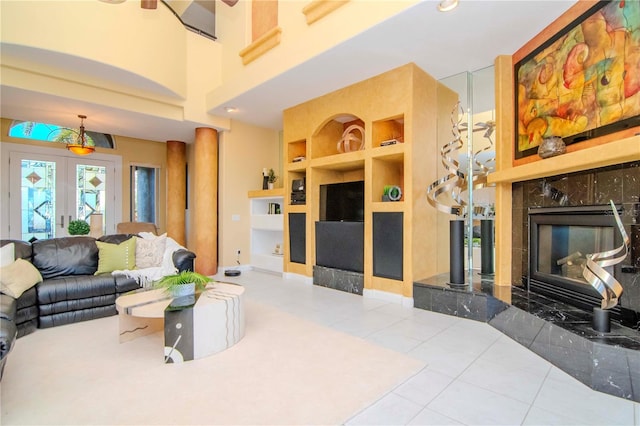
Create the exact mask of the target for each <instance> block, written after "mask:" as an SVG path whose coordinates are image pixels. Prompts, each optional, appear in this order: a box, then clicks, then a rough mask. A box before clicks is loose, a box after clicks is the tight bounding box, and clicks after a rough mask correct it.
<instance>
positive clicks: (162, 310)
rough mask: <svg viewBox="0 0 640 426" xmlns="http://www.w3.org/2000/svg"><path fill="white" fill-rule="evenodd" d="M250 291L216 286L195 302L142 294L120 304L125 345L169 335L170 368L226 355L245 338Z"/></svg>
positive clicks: (159, 293)
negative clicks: (246, 294) (151, 336)
mask: <svg viewBox="0 0 640 426" xmlns="http://www.w3.org/2000/svg"><path fill="white" fill-rule="evenodd" d="M243 299H244V287H242V286H240V285H236V284H230V283H223V282H214V283H210V284H208V285H207V288H206V289H205V290H204V291H202V292H198V293H197V294H195V295H194V296H187V297H180V298H177V299H174V298H172V297H170V296H168V295H167V294H166V293H165V292H164V290H159V289H155V290H138V291H135V292H132V293H128V294H125V295H122V296H120V297H118V298H117V299H116V309H117V310H118V313H119V320H120V343H123V342H127V341H129V340H133V339H135V338H136V337H140V336H144V335H147V334H151V333H155V332H157V331H161V330H163V329H164V335H165V362H167V363H172V362H182V361H190V360H193V359H198V358H202V357H205V356H208V355H212V354H214V353H217V352H220V351H223V350H225V349H227V348H229V347H231V346H233V345H235V344H236V343H238V342H239V341H240V340H241V339H242V338H243V337H244V303H243Z"/></svg>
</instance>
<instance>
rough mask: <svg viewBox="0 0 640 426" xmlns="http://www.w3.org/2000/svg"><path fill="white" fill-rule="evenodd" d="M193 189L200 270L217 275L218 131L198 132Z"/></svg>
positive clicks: (197, 259)
mask: <svg viewBox="0 0 640 426" xmlns="http://www.w3.org/2000/svg"><path fill="white" fill-rule="evenodd" d="M191 188H192V195H191V198H192V200H193V203H192V204H193V210H194V211H193V215H192V219H193V224H192V226H193V229H194V232H193V233H192V235H194V236H195V238H194V239H195V244H194V247H195V250H194V251H195V253H196V271H197V272H199V273H201V274H204V275H214V274H216V273H217V272H218V132H217V130H215V129H210V128H208V127H198V128H197V129H196V142H195V144H194V171H193V185H191Z"/></svg>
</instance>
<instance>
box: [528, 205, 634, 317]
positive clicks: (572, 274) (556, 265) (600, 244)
mask: <svg viewBox="0 0 640 426" xmlns="http://www.w3.org/2000/svg"><path fill="white" fill-rule="evenodd" d="M616 208H617V210H618V213H619V214H621V213H622V207H621V206H616ZM621 244H622V237H621V235H620V232H619V230H618V229H617V225H616V222H615V217H614V215H613V212H612V211H611V206H610V205H597V206H577V207H554V208H530V209H529V268H528V275H527V285H528V288H529V290H531V291H534V292H536V293H540V294H544V295H547V296H549V297H553V298H555V299H557V300H560V301H563V302H566V303H570V304H572V305H574V306H577V307H579V308H581V309H585V310H588V311H591V310H592V308H593V307H599V306H600V303H601V300H602V297H601V296H600V294H599V293H598V292H597V291H596V290H595V289H594V288H593V287H592V286H591V285H590V284H589V283H588V282H587V280H586V279H585V278H584V277H583V276H582V270H583V268H584V265H585V263H586V260H587V259H586V255H587V254H592V253H599V252H604V251H607V250H612V249H614V248H616V247H619V246H620V245H621ZM606 269H607V270H608V272H609V273H610V274H611V275H613V276H616V271H614V268H613V267H609V268H606ZM616 278H618V277H617V276H616ZM611 315H612V317H613V318H616V317H617V318H618V319H619V318H620V316H621V312H620V306H616V307H614V308H612V309H611Z"/></svg>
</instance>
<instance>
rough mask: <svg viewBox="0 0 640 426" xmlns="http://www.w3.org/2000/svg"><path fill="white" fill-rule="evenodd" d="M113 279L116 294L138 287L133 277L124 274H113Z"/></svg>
mask: <svg viewBox="0 0 640 426" xmlns="http://www.w3.org/2000/svg"><path fill="white" fill-rule="evenodd" d="M113 279H114V280H115V281H116V294H118V295H120V294H121V293H126V292H128V291H131V290H137V289H139V288H140V284H138V280H136V279H135V278H130V277H127V276H126V275H114V276H113Z"/></svg>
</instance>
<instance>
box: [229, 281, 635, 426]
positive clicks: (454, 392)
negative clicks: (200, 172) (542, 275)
mask: <svg viewBox="0 0 640 426" xmlns="http://www.w3.org/2000/svg"><path fill="white" fill-rule="evenodd" d="M218 278H219V279H221V280H226V281H234V282H238V283H240V284H242V285H244V286H245V287H246V289H247V293H246V294H247V297H249V298H250V299H251V300H255V301H259V302H261V303H265V304H268V305H271V306H273V307H275V308H277V309H280V310H283V311H285V312H287V313H289V314H292V315H295V316H298V317H301V318H305V319H307V320H310V321H313V322H315V323H317V324H320V325H324V326H326V327H330V328H332V329H335V330H338V331H341V332H343V333H347V334H349V335H352V336H353V337H354V338H362V339H366V340H367V341H369V342H371V343H373V344H375V345H380V346H383V347H386V348H389V349H392V350H394V351H398V352H401V353H404V354H407V355H409V356H411V357H414V358H417V359H419V360H421V361H422V362H424V368H423V369H422V370H421V371H420V372H418V373H417V374H416V375H414V376H413V377H411V378H409V379H408V380H406V381H405V382H404V383H402V384H400V385H398V386H396V387H394V388H392V389H389V390H388V392H386V393H385V394H383V395H380V399H378V400H377V401H376V402H375V403H373V404H372V405H371V406H369V407H367V408H366V409H364V410H362V411H360V412H357V413H353V415H352V416H351V417H350V418H347V419H345V420H344V424H347V425H368V424H379V425H439V424H442V425H445V424H454V425H457V424H463V425H476V424H485V425H518V424H522V425H640V404H638V403H634V402H632V401H628V400H624V399H621V398H617V397H613V396H610V395H606V394H603V393H600V392H596V391H593V390H591V389H590V388H588V387H587V386H585V385H583V384H582V383H580V382H579V381H577V380H575V379H573V378H572V377H571V376H569V375H567V374H566V373H564V372H563V371H562V370H560V369H558V368H556V367H554V366H553V365H552V364H550V363H549V362H547V361H546V360H544V359H543V358H541V357H539V356H538V355H536V354H534V353H533V352H531V351H529V350H527V349H526V348H524V347H523V346H521V345H520V344H518V343H516V342H515V341H513V340H511V339H510V338H508V337H506V336H504V335H503V334H501V333H500V332H498V331H497V330H495V329H494V328H492V327H491V326H489V325H487V324H484V323H480V322H476V321H472V320H465V319H461V318H455V317H451V316H447V315H442V314H437V313H433V312H428V311H424V310H421V309H415V308H404V307H402V306H400V305H397V304H394V303H389V302H386V301H382V300H378V299H372V298H363V297H361V296H357V295H352V294H348V293H345V292H341V291H337V290H331V289H326V288H323V287H318V286H313V285H309V284H305V283H302V282H299V281H297V280H295V279H290V280H286V279H282V278H281V277H279V276H275V275H271V274H265V273H260V272H256V271H244V272H243V273H242V275H241V276H240V277H238V278H227V277H223V276H219V277H218Z"/></svg>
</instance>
